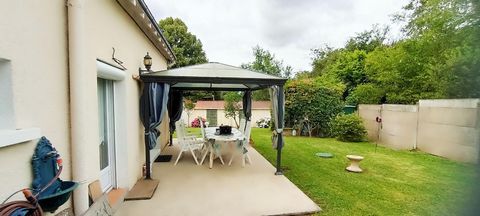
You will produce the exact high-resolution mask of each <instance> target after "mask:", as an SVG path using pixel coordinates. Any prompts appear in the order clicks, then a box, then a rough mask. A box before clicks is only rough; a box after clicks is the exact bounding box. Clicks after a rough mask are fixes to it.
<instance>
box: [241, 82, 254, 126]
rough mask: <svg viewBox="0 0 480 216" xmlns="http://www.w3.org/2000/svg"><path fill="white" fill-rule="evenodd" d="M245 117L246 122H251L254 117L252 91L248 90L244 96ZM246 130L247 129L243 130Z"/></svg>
mask: <svg viewBox="0 0 480 216" xmlns="http://www.w3.org/2000/svg"><path fill="white" fill-rule="evenodd" d="M242 102H243V103H242V105H243V115H244V116H245V120H246V121H250V120H251V117H252V91H250V90H247V91H245V93H244V94H243V101H242ZM243 129H245V128H243Z"/></svg>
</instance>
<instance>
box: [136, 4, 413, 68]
mask: <svg viewBox="0 0 480 216" xmlns="http://www.w3.org/2000/svg"><path fill="white" fill-rule="evenodd" d="M145 2H146V3H147V5H148V6H149V8H150V10H151V11H152V13H153V15H154V17H155V18H156V19H157V20H158V19H163V18H165V17H170V16H171V17H178V18H180V19H182V20H183V21H184V22H185V23H186V24H187V26H188V28H189V31H190V32H192V33H193V34H195V35H196V36H197V37H198V38H199V39H200V40H201V41H202V43H203V49H204V50H205V52H206V54H207V57H208V59H209V61H216V62H222V63H227V64H231V65H235V66H239V65H240V64H242V63H247V62H251V61H252V59H253V56H252V47H254V46H256V45H259V46H260V47H262V48H265V49H267V50H269V51H271V52H272V53H274V54H275V56H276V57H277V59H281V60H283V61H284V62H285V64H287V65H291V66H292V67H293V68H294V71H299V70H310V69H311V66H310V63H311V59H310V57H311V55H310V54H311V52H310V49H312V48H316V47H320V46H322V45H324V44H328V45H330V46H333V47H341V46H343V45H344V44H345V42H346V41H347V39H348V38H349V37H351V36H354V35H355V33H358V32H361V31H364V30H368V29H370V28H371V26H372V25H373V24H380V25H385V24H391V23H392V22H391V18H392V17H391V15H392V14H394V13H397V12H399V11H400V10H401V7H402V6H403V5H405V4H406V3H407V0H316V1H314V0H296V1H295V0H290V1H289V0H228V1H227V0H145ZM397 33H398V26H397V27H396V26H393V27H392V33H391V34H393V35H392V36H395V35H396V34H397Z"/></svg>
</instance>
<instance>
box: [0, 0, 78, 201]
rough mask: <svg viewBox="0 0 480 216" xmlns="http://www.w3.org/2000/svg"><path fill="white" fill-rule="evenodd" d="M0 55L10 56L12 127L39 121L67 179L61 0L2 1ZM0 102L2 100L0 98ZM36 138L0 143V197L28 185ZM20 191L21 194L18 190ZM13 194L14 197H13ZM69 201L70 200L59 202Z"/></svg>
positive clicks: (65, 70)
mask: <svg viewBox="0 0 480 216" xmlns="http://www.w3.org/2000/svg"><path fill="white" fill-rule="evenodd" d="M1 5H2V6H1V7H0V38H1V39H0V58H4V59H7V60H10V63H11V75H12V76H11V78H12V86H11V87H12V90H13V91H12V92H13V100H12V101H13V107H14V119H15V121H14V122H15V123H14V127H15V128H13V129H16V128H29V127H38V128H40V129H41V135H43V136H46V137H47V138H48V139H50V141H51V142H52V143H53V144H54V145H55V147H56V148H57V150H58V151H59V152H60V153H61V155H62V157H63V161H64V166H65V169H64V171H63V172H62V175H61V176H60V177H61V178H62V179H66V180H69V179H71V163H70V162H71V160H70V145H69V143H70V135H69V105H68V94H69V92H68V67H67V46H66V45H67V35H66V31H67V30H66V27H67V23H66V7H65V1H62V0H54V1H49V3H46V2H45V1H28V2H26V1H2V4H1ZM0 103H4V101H0ZM36 142H37V140H33V141H30V142H25V143H21V144H16V145H13V146H9V147H3V148H0V166H1V168H0V182H1V184H0V200H2V201H3V200H4V199H5V198H6V197H7V196H8V195H9V194H10V193H12V192H14V191H15V190H18V189H21V188H25V187H30V185H31V182H32V179H33V176H32V170H31V164H30V163H31V157H32V155H33V150H34V148H35V144H36ZM19 197H21V196H19ZM14 199H15V198H14ZM68 206H70V202H69V203H67V204H66V205H64V206H62V208H65V207H68Z"/></svg>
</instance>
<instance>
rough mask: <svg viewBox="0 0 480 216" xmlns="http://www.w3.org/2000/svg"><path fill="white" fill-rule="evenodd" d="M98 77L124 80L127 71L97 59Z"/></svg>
mask: <svg viewBox="0 0 480 216" xmlns="http://www.w3.org/2000/svg"><path fill="white" fill-rule="evenodd" d="M97 77H99V78H102V79H107V80H114V81H122V80H124V79H125V72H124V71H123V70H120V69H118V68H116V67H113V66H111V65H108V64H105V63H103V62H101V61H99V60H97Z"/></svg>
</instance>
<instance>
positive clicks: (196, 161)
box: [190, 148, 200, 165]
mask: <svg viewBox="0 0 480 216" xmlns="http://www.w3.org/2000/svg"><path fill="white" fill-rule="evenodd" d="M190 152H191V153H192V156H193V160H195V163H196V164H197V165H200V164H199V163H198V160H197V156H195V152H194V151H193V149H191V148H190Z"/></svg>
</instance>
